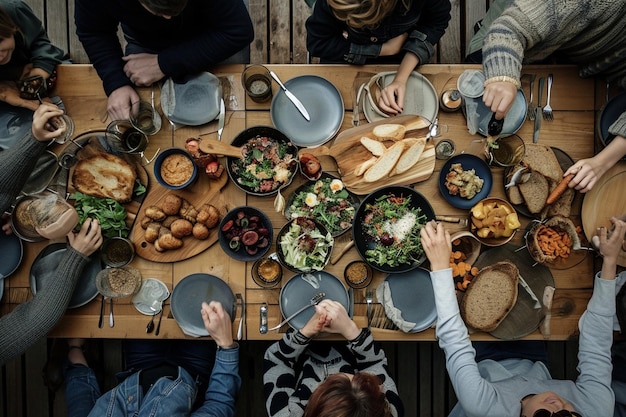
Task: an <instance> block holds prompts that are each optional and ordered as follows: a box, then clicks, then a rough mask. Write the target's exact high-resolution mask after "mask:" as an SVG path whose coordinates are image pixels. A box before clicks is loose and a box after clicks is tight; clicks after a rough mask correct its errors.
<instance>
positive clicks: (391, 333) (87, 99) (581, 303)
mask: <svg viewBox="0 0 626 417" xmlns="http://www.w3.org/2000/svg"><path fill="white" fill-rule="evenodd" d="M269 67H270V68H271V69H273V70H274V71H275V72H276V73H277V74H278V76H279V77H280V78H281V79H283V80H285V81H286V80H288V79H290V78H292V77H295V76H298V75H303V74H315V75H319V76H322V77H324V78H326V79H328V80H329V81H331V82H332V83H333V84H334V85H335V86H336V87H337V88H338V89H339V90H340V92H341V95H342V98H343V101H344V105H345V109H346V110H345V117H344V120H343V124H342V127H341V130H342V131H343V130H344V129H348V128H350V127H352V125H351V123H352V109H353V83H354V80H355V77H356V76H357V74H359V75H360V76H363V74H366V73H376V72H379V71H384V70H391V69H394V67H390V66H367V67H354V66H324V65H313V66H312V65H270V66H269ZM467 68H479V67H478V66H464V65H426V66H423V67H421V68H420V72H421V73H422V74H424V75H425V76H426V77H427V78H428V79H429V80H430V81H431V82H432V84H433V85H434V87H435V89H436V90H437V92H438V93H441V92H442V91H443V90H445V89H448V88H454V87H455V85H456V78H457V77H458V75H459V74H460V73H461V72H462V71H463V70H464V69H467ZM242 70H243V66H242V65H229V66H223V67H219V68H216V69H215V70H214V73H215V74H216V75H217V76H218V77H220V79H221V81H222V86H223V90H224V98H225V101H226V106H227V117H226V126H225V130H224V134H223V140H224V141H227V142H228V141H230V140H232V138H234V136H235V135H236V134H237V133H238V132H240V131H241V130H243V129H244V128H246V127H250V126H255V125H271V119H270V112H269V106H270V103H269V102H267V103H262V104H259V103H255V102H253V101H251V100H250V99H249V98H247V97H246V96H245V93H244V92H243V90H242V88H241V82H240V74H241V72H242ZM524 72H528V73H535V74H537V75H538V77H539V76H544V77H546V76H547V75H548V73H553V74H554V79H555V82H554V86H553V90H552V107H553V108H554V109H556V110H555V116H554V121H553V122H545V121H544V123H543V124H542V128H541V139H540V143H543V144H547V145H551V146H555V147H558V148H561V149H563V150H564V151H566V152H567V153H568V154H569V155H570V156H571V157H572V158H573V159H574V160H578V159H580V158H585V157H590V156H592V155H593V153H594V120H595V117H594V114H595V112H594V94H595V91H594V83H593V81H591V80H581V79H580V78H579V77H578V75H577V71H576V68H574V67H568V66H559V67H553V66H532V67H528V68H524ZM524 81H525V80H524ZM523 87H524V90H525V92H526V93H527V92H528V84H527V83H524V85H523ZM274 91H276V87H274ZM56 92H57V94H58V95H60V96H61V97H62V99H63V102H64V104H65V106H66V108H67V112H68V114H69V115H70V116H71V117H72V118H73V120H74V121H75V124H76V130H75V132H76V134H79V133H82V132H84V131H87V130H91V129H104V128H105V126H106V124H107V121H105V117H106V97H105V95H104V92H103V90H102V87H101V82H100V79H99V78H98V76H97V74H96V72H95V70H94V69H93V67H92V66H90V65H62V66H60V67H59V83H58V87H57V91H56ZM141 94H142V96H143V97H144V98H148V97H149V89H143V90H142V91H141ZM535 97H536V94H535ZM439 123H440V125H441V126H442V127H443V129H442V131H443V132H442V135H441V137H448V138H451V139H453V140H454V141H455V143H456V145H457V150H462V149H465V148H467V147H468V146H469V145H470V143H471V142H472V141H473V140H475V139H478V138H479V137H478V136H472V135H470V134H469V133H468V131H467V125H466V122H465V119H464V117H463V115H462V114H461V113H460V112H457V113H444V112H441V111H440V112H439ZM215 130H216V126H215V123H213V124H209V125H208V126H201V127H185V128H181V129H178V130H176V132H175V135H174V138H173V140H172V136H171V132H170V129H169V126H168V125H167V121H166V120H165V119H164V127H163V128H162V130H161V131H160V132H159V133H158V134H156V135H154V136H151V137H150V144H149V146H148V149H147V151H146V154H147V155H148V156H149V155H152V154H153V153H154V151H156V149H157V148H159V147H160V148H161V149H164V148H167V147H171V146H176V147H183V144H184V141H185V139H186V138H187V137H190V136H198V135H201V137H203V138H206V139H207V140H214V139H215V138H216V134H215V133H214V132H215ZM532 131H533V126H532V123H531V122H525V123H524V125H523V127H522V128H521V130H520V131H519V132H518V134H519V135H520V136H521V137H522V138H524V139H525V140H526V141H531V140H532V139H531V138H532ZM443 162H444V161H437V163H436V167H435V171H434V173H433V175H432V176H431V177H430V178H429V179H428V180H426V181H423V182H421V183H418V184H416V185H415V188H416V189H417V190H418V191H419V192H420V193H422V194H423V195H424V196H425V197H426V198H427V199H428V200H429V202H430V203H431V205H432V206H433V208H434V210H435V213H436V214H437V215H449V216H466V215H467V213H466V212H465V211H463V210H459V209H456V208H454V207H452V206H450V205H449V204H448V203H447V202H446V201H445V200H444V199H443V197H442V196H441V195H440V193H439V190H438V185H437V179H438V176H439V171H440V169H441V167H442V165H443ZM322 164H323V167H324V169H325V170H327V171H331V172H332V171H335V170H336V166H335V164H334V162H333V160H332V159H330V158H326V157H323V158H322ZM146 168H147V171H148V173H149V175H150V181H151V184H155V183H156V181H155V180H154V176H153V173H152V165H149V166H147V167H146ZM492 171H493V176H494V187H493V190H492V193H491V195H492V196H498V197H502V198H504V189H503V187H502V185H501V184H503V180H502V176H503V170H502V169H501V168H494V169H493V170H492ZM301 182H302V180H301V179H298V180H296V181H294V183H293V184H292V185H290V186H289V187H288V188H287V189H286V190H285V191H284V195H289V193H290V192H291V191H293V190H294V189H295V188H296V187H297V186H298V185H299V184H300V183H301ZM222 193H223V194H224V198H225V200H226V201H228V206H229V207H230V208H232V207H235V206H238V205H244V204H248V205H252V206H255V207H257V208H259V209H261V210H262V211H263V212H265V213H266V214H267V215H268V216H269V217H270V219H271V221H272V224H273V227H274V231H275V234H276V233H277V232H278V230H279V229H280V227H281V226H282V225H283V224H284V223H285V221H286V220H285V218H284V217H283V216H282V215H281V214H280V213H277V212H276V211H275V210H274V208H273V201H274V199H273V198H261V197H255V196H248V195H246V194H244V193H243V192H242V191H240V190H239V189H238V188H237V187H236V186H234V184H232V183H230V182H229V183H228V184H227V185H226V186H225V187H224V189H223V190H222ZM579 200H580V199H579ZM579 202H580V201H579ZM574 213H575V216H577V215H579V213H580V206H579V205H578V206H577V207H576V208H575V211H574ZM522 221H523V224H524V223H526V222H527V221H528V219H524V218H522ZM447 226H449V229H450V230H451V231H452V232H454V231H457V230H459V228H458V226H456V227H455V226H454V225H447ZM522 234H523V233H517V235H516V236H515V239H514V242H516V243H519V244H520V245H521V238H522ZM349 238H350V234H349V233H347V234H345V235H344V236H341V237H340V238H338V239H337V240H336V242H335V248H336V249H335V250H337V249H340V248H341V247H343V246H344V244H345V243H346V242H347V241H348V240H349ZM47 243H48V242H40V243H28V244H25V245H24V246H25V251H24V259H23V262H22V265H21V266H20V267H19V269H18V270H17V272H16V273H15V274H14V275H13V276H12V277H10V278H9V279H8V280H5V281H6V282H5V294H4V297H3V300H2V306H1V308H2V314H6V313H7V312H8V311H9V310H11V309H12V308H14V307H15V305H17V304H19V303H22V302H24V301H26V300H28V299H29V298H30V297H31V293H30V288H29V279H28V275H29V270H30V265H31V264H32V262H33V260H34V259H35V257H36V256H37V254H38V253H39V251H41V249H43V248H44V247H45V246H46V244H47ZM272 250H273V248H272ZM358 257H359V255H358V254H357V252H356V249H354V248H353V249H351V250H350V251H348V252H347V253H346V254H345V255H344V256H343V257H342V258H341V259H340V261H339V262H338V263H337V264H335V265H330V264H329V266H328V267H327V268H326V270H327V271H328V272H330V273H331V274H334V275H335V276H337V277H340V279H342V280H343V278H341V277H342V276H343V270H344V268H345V266H346V264H347V263H348V262H350V261H351V260H354V259H358ZM132 266H134V267H136V268H138V269H139V270H140V271H141V273H142V275H143V277H144V278H149V277H152V278H158V279H160V280H162V281H163V282H165V283H166V285H167V286H168V288H169V289H170V291H171V290H173V288H174V287H175V286H176V284H177V283H178V282H179V281H180V280H181V279H183V278H184V277H186V276H187V275H189V274H192V273H198V272H201V273H208V274H212V275H216V276H218V277H220V278H222V279H223V280H224V281H226V282H227V283H228V284H229V286H230V288H231V289H232V290H233V293H241V294H242V295H243V296H244V298H245V300H246V303H247V307H246V311H247V313H246V317H245V326H244V329H245V331H244V339H249V340H261V339H264V340H275V339H278V338H280V337H281V334H282V333H281V332H270V333H268V334H266V335H262V334H260V333H259V307H260V306H261V304H262V303H267V304H268V307H269V326H270V327H271V326H273V325H275V324H277V323H278V322H279V321H280V320H281V318H282V317H281V314H280V309H279V306H278V300H279V294H280V287H278V288H275V289H269V290H268V289H262V288H260V287H258V286H257V285H256V284H255V283H254V281H253V280H252V277H251V275H250V267H251V263H248V264H247V263H243V262H239V261H235V260H233V259H232V258H230V257H229V256H227V255H226V254H225V253H224V252H223V251H222V249H221V248H220V246H219V244H215V245H213V246H212V247H211V248H209V249H208V250H206V251H205V252H203V253H201V254H199V255H196V256H194V257H192V258H189V259H186V260H183V261H179V262H174V263H159V262H152V261H148V260H145V259H141V258H136V259H135V260H134V261H133V263H132ZM552 273H553V276H554V280H555V284H556V288H557V291H556V293H555V299H554V304H553V317H552V326H551V336H550V339H551V340H564V339H567V338H568V337H570V336H572V335H574V334H575V333H576V332H577V322H578V319H579V317H580V315H581V314H582V312H583V311H584V310H585V308H586V305H587V301H588V300H589V297H590V296H591V292H592V288H593V257H592V256H588V257H587V258H586V260H585V261H584V262H583V263H581V264H580V265H578V266H577V267H575V268H572V269H569V270H553V271H552ZM293 275H294V274H293V273H290V272H289V271H287V270H284V277H283V281H282V283H283V284H284V283H285V282H286V280H287V279H289V278H290V277H292V276H293ZM384 277H385V276H384V274H382V273H376V274H375V277H374V281H373V283H372V285H373V286H376V285H378V284H379V283H380V282H382V280H383V279H384ZM354 301H355V307H354V319H355V321H356V322H357V323H358V324H359V325H362V326H364V325H366V305H365V290H355V293H354ZM107 311H108V310H107ZM99 312H100V298H99V297H97V298H96V299H95V300H94V301H92V302H90V303H89V304H87V305H85V306H83V307H79V308H77V309H72V310H68V312H67V314H66V316H65V317H64V318H63V320H62V321H61V322H60V323H59V324H58V326H57V327H56V328H55V329H54V330H53V331H52V333H51V334H50V336H52V337H93V338H156V337H159V338H184V337H187V336H185V335H184V334H183V333H182V331H181V330H180V328H179V327H178V325H177V323H176V321H175V320H174V319H173V317H172V316H171V313H170V308H169V305H166V306H165V310H164V312H165V314H164V316H163V322H162V325H161V333H160V335H159V336H155V335H154V334H146V332H145V326H146V324H147V322H148V317H147V316H144V315H142V314H140V313H139V312H137V310H136V309H135V308H134V306H133V305H132V302H131V300H130V298H128V299H117V300H115V318H116V321H115V327H113V328H110V327H108V325H107V324H105V326H104V327H103V328H98V325H97V324H98V317H99ZM239 314H240V312H239V310H238V312H237V317H236V319H235V321H234V324H233V329H234V330H235V329H236V327H237V324H238V322H239ZM285 330H286V327H283V329H281V331H285ZM373 333H374V336H375V337H376V338H377V339H379V340H434V339H435V333H434V330H433V329H429V330H426V331H423V332H420V333H414V334H406V333H403V332H401V331H398V330H385V329H378V328H373ZM472 338H474V339H477V340H478V339H492V337H491V336H490V335H487V334H483V333H476V334H474V335H473V336H472ZM526 338H527V339H540V338H542V335H541V334H540V333H539V332H538V331H536V332H535V333H533V334H531V335H529V336H527V337H526Z"/></svg>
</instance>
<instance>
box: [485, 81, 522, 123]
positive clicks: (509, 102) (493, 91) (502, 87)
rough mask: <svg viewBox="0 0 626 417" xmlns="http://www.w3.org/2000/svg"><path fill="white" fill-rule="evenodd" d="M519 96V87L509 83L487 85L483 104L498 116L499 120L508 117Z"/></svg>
mask: <svg viewBox="0 0 626 417" xmlns="http://www.w3.org/2000/svg"><path fill="white" fill-rule="evenodd" d="M516 96H517V87H516V86H515V84H513V83H509V82H505V81H502V82H495V83H491V84H487V86H486V87H485V92H484V93H483V102H484V103H485V106H487V107H489V108H490V109H491V111H492V112H494V113H495V114H496V119H497V120H502V119H504V117H505V116H506V115H507V113H508V112H509V110H511V107H513V103H514V102H515V97H516Z"/></svg>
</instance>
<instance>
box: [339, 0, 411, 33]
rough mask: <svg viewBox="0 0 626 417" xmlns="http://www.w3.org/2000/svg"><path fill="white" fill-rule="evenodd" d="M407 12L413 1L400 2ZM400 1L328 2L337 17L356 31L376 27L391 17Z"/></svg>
mask: <svg viewBox="0 0 626 417" xmlns="http://www.w3.org/2000/svg"><path fill="white" fill-rule="evenodd" d="M400 1H401V2H402V4H403V6H404V7H405V9H406V11H408V10H409V8H410V7H411V1H412V0H400ZM396 4H398V0H328V5H329V6H330V8H331V10H332V11H333V14H334V15H335V17H336V18H337V19H339V20H341V21H343V22H346V23H347V24H348V26H350V27H351V28H354V29H363V28H371V27H375V26H376V25H378V24H379V23H380V21H381V20H382V19H383V18H385V17H386V16H387V15H389V14H390V13H391V12H392V11H393V10H394V9H395V8H396Z"/></svg>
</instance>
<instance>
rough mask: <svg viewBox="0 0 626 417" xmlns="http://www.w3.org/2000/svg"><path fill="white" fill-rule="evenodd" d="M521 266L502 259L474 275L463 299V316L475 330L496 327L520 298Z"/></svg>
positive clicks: (486, 329)
mask: <svg viewBox="0 0 626 417" xmlns="http://www.w3.org/2000/svg"><path fill="white" fill-rule="evenodd" d="M518 277H519V270H518V269H517V267H516V266H515V265H514V264H513V263H511V262H509V261H502V262H498V263H495V264H493V265H491V266H488V267H486V268H483V269H481V270H480V272H478V275H476V277H474V279H473V280H472V282H471V283H470V285H469V286H468V287H467V290H466V291H465V295H464V296H463V300H462V301H461V317H462V318H463V320H465V323H466V324H467V325H468V326H469V327H471V328H473V329H476V330H482V331H485V332H491V331H494V330H495V329H496V328H497V327H498V325H499V324H500V323H502V321H503V320H504V318H505V317H506V316H507V315H508V314H509V312H510V311H511V310H512V309H513V306H514V305H515V302H516V301H517V291H518V289H517V283H518V280H519V278H518Z"/></svg>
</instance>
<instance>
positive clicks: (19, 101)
mask: <svg viewBox="0 0 626 417" xmlns="http://www.w3.org/2000/svg"><path fill="white" fill-rule="evenodd" d="M0 101H4V102H5V103H7V104H10V105H11V106H16V107H23V108H25V109H29V110H32V111H35V110H37V107H39V101H38V100H26V99H25V98H22V97H20V92H19V90H18V88H17V84H16V83H15V81H0Z"/></svg>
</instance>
